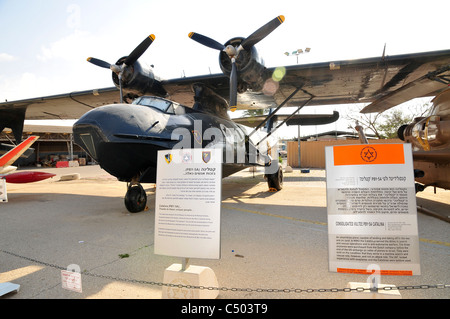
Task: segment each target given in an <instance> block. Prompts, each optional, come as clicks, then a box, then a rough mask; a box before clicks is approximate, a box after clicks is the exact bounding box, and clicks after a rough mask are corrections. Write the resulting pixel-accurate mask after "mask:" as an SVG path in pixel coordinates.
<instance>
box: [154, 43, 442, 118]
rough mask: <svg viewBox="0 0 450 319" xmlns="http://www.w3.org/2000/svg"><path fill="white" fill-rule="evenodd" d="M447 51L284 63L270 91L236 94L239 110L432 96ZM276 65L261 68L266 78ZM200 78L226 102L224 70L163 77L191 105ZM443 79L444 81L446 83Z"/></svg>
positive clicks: (375, 108)
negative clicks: (323, 61) (177, 77)
mask: <svg viewBox="0 0 450 319" xmlns="http://www.w3.org/2000/svg"><path fill="white" fill-rule="evenodd" d="M449 68H450V50H443V51H433V52H424V53H414V54H405V55H396V56H383V57H374V58H366V59H359V60H347V61H334V62H325V63H314V64H299V65H292V66H287V67H283V68H282V69H281V70H282V71H281V72H285V75H284V77H283V78H282V79H281V81H279V82H278V85H279V88H278V90H277V91H276V93H275V94H273V95H266V94H264V93H261V92H248V91H247V92H245V93H243V94H238V105H237V106H238V109H252V108H270V107H277V106H278V105H280V104H281V103H283V102H284V101H285V100H286V99H287V98H288V96H289V95H290V94H292V93H293V92H294V91H295V90H296V89H297V88H301V90H299V91H298V92H297V93H296V94H295V95H294V96H293V97H292V98H291V99H290V100H289V101H288V102H287V103H286V104H285V106H299V105H302V104H303V103H305V102H306V101H308V100H309V99H310V98H311V96H314V98H313V99H312V100H311V101H310V102H309V103H308V105H330V104H351V103H372V106H370V107H368V108H366V109H365V110H364V112H381V111H384V110H386V109H388V108H389V107H392V106H394V105H397V104H400V103H403V102H406V101H408V100H410V99H413V98H417V97H426V96H434V95H436V94H437V93H439V92H440V91H442V90H443V89H445V88H446V87H447V85H448V80H447V77H450V71H449ZM277 69H280V68H268V69H266V71H265V72H266V74H265V77H266V78H269V79H270V78H272V74H274V72H275V71H276V70H277ZM196 82H202V83H204V84H206V85H207V86H208V87H210V88H211V89H213V90H214V91H215V92H216V93H217V94H219V95H221V96H222V97H224V98H225V99H227V100H228V96H229V79H228V77H226V76H224V75H223V74H215V75H206V76H198V77H190V78H180V79H172V80H169V81H163V86H164V88H165V89H166V91H167V92H168V93H169V95H170V96H169V98H170V99H172V100H175V101H177V102H179V103H182V104H185V105H192V104H193V94H192V89H191V86H192V84H193V83H196ZM446 82H447V83H446Z"/></svg>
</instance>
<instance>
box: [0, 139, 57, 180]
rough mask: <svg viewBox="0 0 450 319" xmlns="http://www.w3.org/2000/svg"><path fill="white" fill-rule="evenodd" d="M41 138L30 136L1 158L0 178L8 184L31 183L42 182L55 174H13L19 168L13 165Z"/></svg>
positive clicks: (33, 172) (32, 172)
mask: <svg viewBox="0 0 450 319" xmlns="http://www.w3.org/2000/svg"><path fill="white" fill-rule="evenodd" d="M38 138H39V136H30V137H28V138H27V139H26V140H25V141H23V142H22V143H20V144H19V145H17V146H12V147H11V149H10V150H9V151H8V152H6V153H5V154H3V155H2V156H1V157H0V178H1V179H5V180H6V182H8V183H31V182H37V181H41V180H44V179H47V178H50V177H52V176H55V174H50V173H45V172H35V171H31V172H25V171H24V172H16V173H13V172H14V171H15V170H16V169H17V167H16V166H12V165H11V164H13V163H14V162H15V161H16V160H17V159H18V158H19V157H20V156H21V155H22V154H23V153H25V151H26V150H28V149H29V147H30V146H31V145H32V144H33V143H34V142H35V141H36V140H37V139H38Z"/></svg>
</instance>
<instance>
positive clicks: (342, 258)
mask: <svg viewBox="0 0 450 319" xmlns="http://www.w3.org/2000/svg"><path fill="white" fill-rule="evenodd" d="M325 155H326V175H327V178H326V180H327V209H328V245H329V270H330V271H334V272H343V273H361V274H366V273H367V271H366V269H367V267H368V266H369V265H371V264H377V265H378V266H379V267H380V274H381V275H420V257H419V236H418V228H417V206H416V194H415V188H414V172H413V162H412V151H411V145H410V144H363V145H345V146H329V147H326V148H325Z"/></svg>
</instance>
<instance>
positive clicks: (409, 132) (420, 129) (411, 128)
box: [397, 115, 450, 151]
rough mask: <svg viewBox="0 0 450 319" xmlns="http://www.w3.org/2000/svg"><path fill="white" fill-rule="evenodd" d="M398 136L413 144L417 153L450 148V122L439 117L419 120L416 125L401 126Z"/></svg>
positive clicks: (434, 116) (433, 116)
mask: <svg viewBox="0 0 450 319" xmlns="http://www.w3.org/2000/svg"><path fill="white" fill-rule="evenodd" d="M397 134H398V137H399V138H400V139H401V140H403V141H406V142H408V143H411V144H412V146H413V150H415V151H418V150H424V151H429V150H431V149H433V150H439V149H446V148H448V147H450V121H442V120H441V117H440V116H437V115H432V116H428V117H422V118H417V119H416V120H415V122H414V123H412V124H409V125H403V126H401V127H400V128H399V129H398V132H397Z"/></svg>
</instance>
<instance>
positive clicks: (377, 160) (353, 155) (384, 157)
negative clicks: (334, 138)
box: [333, 144, 405, 166]
mask: <svg viewBox="0 0 450 319" xmlns="http://www.w3.org/2000/svg"><path fill="white" fill-rule="evenodd" d="M333 154H334V165H335V166H337V165H365V164H404V163H405V155H404V152H403V144H361V145H343V146H334V147H333Z"/></svg>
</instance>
